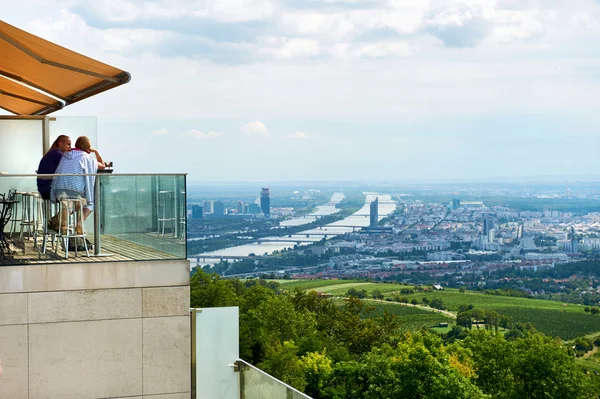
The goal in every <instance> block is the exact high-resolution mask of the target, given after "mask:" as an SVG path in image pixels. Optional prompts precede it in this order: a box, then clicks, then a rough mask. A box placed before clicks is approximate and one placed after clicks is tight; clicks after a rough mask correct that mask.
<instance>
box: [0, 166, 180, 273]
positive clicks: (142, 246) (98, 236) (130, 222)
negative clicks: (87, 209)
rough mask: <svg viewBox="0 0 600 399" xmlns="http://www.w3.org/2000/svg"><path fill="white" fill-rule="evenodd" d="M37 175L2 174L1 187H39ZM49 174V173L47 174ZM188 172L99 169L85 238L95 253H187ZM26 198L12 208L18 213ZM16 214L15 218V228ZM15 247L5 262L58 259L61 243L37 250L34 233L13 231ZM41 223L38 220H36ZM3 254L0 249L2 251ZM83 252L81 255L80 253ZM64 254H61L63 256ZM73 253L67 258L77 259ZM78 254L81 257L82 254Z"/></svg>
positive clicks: (137, 256)
mask: <svg viewBox="0 0 600 399" xmlns="http://www.w3.org/2000/svg"><path fill="white" fill-rule="evenodd" d="M38 177H39V176H38V175H0V193H8V192H9V190H11V189H14V190H16V191H17V192H21V193H37V184H36V180H37V178H38ZM46 177H47V178H49V179H52V178H53V176H52V175H46ZM185 178H186V176H185V175H183V174H165V175H150V174H143V175H142V174H136V175H133V174H98V175H96V187H95V192H96V199H95V202H96V203H95V210H94V212H93V213H92V215H91V216H90V217H89V218H88V219H87V220H86V222H85V230H86V231H87V234H88V238H89V240H90V241H91V242H93V243H95V244H98V243H99V244H100V245H95V248H94V251H93V254H94V255H96V258H97V259H98V260H100V259H99V256H100V255H102V261H124V260H157V259H185V258H186V233H187V232H186V228H187V211H186V190H185V187H186V181H185ZM24 205H25V204H24V203H19V204H16V205H15V208H14V209H13V215H14V217H15V218H19V215H20V214H21V212H22V208H23V206H24ZM19 223H21V221H20V220H17V221H16V223H14V224H16V225H17V228H18V225H19ZM12 225H13V224H11V223H7V226H6V227H5V232H7V234H8V236H9V237H10V241H11V245H12V247H13V251H9V252H10V253H8V254H6V253H5V254H4V256H3V258H4V260H3V263H5V264H6V263H8V264H13V263H14V264H29V263H31V264H33V263H46V262H52V261H58V260H60V259H61V255H62V252H61V248H60V246H58V248H55V249H50V250H48V251H47V253H46V254H40V253H39V250H38V248H39V247H38V245H36V244H38V243H35V242H34V240H33V237H31V238H30V237H27V238H25V239H23V240H19V237H18V236H17V235H15V234H11V232H10V231H9V230H10V226H12ZM40 225H41V223H40ZM0 256H2V255H0ZM80 257H81V255H80ZM63 260H64V259H63ZM76 260H77V259H75V260H72V259H71V256H69V261H76ZM80 260H81V259H80Z"/></svg>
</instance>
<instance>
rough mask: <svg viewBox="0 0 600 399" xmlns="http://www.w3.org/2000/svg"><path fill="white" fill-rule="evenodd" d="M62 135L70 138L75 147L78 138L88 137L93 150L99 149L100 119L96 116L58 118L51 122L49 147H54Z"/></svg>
mask: <svg viewBox="0 0 600 399" xmlns="http://www.w3.org/2000/svg"><path fill="white" fill-rule="evenodd" d="M61 134H64V135H66V136H69V137H70V138H71V143H72V145H73V146H74V145H75V140H77V137H79V136H87V137H88V138H89V139H90V141H91V143H92V148H98V118H96V117H95V116H58V117H56V119H55V120H50V140H49V143H48V145H52V143H53V142H54V140H56V138H57V137H58V136H60V135H61ZM98 150H99V151H100V154H103V152H102V149H101V148H98Z"/></svg>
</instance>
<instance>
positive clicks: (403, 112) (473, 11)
mask: <svg viewBox="0 0 600 399" xmlns="http://www.w3.org/2000/svg"><path fill="white" fill-rule="evenodd" d="M2 18H3V19H4V20H5V21H6V22H8V23H10V24H13V25H16V26H17V27H19V28H21V29H25V30H28V31H30V32H32V33H34V34H37V35H39V36H41V37H43V38H45V39H48V40H52V41H55V42H57V43H58V44H60V45H63V46H65V47H68V48H71V49H73V50H75V51H78V52H81V53H83V54H85V55H88V56H91V57H94V58H98V59H100V60H102V61H104V62H106V63H109V64H112V65H114V66H116V67H119V68H121V69H125V70H127V71H129V72H130V73H131V75H132V80H131V82H130V83H129V84H127V85H125V86H122V87H120V88H117V89H115V90H112V91H110V92H107V93H103V94H101V95H99V96H97V97H94V98H91V99H88V100H86V101H83V102H81V103H78V104H75V105H73V106H70V107H67V108H66V109H64V110H62V111H60V112H58V113H57V114H56V115H57V116H60V115H96V116H97V117H98V125H99V129H100V130H99V137H100V138H99V142H100V147H101V148H100V150H101V152H102V153H103V155H104V157H105V158H108V159H111V160H113V161H114V162H115V164H116V165H117V169H118V170H119V171H122V172H136V171H140V172H188V173H189V174H190V179H191V180H211V181H215V180H218V181H244V180H252V181H261V182H271V181H273V182H274V181H281V180H331V179H334V180H338V179H343V180H353V179H399V180H436V181H439V180H445V179H461V180H469V179H482V178H488V177H509V178H512V177H519V176H544V175H553V176H556V175H560V176H564V175H589V176H599V177H600V171H599V166H600V151H599V150H600V147H599V145H600V131H599V130H600V129H599V128H600V0H569V1H565V0H495V1H494V0H303V1H297V0H191V1H186V0H95V1H78V0H21V1H20V2H19V7H10V8H5V9H4V10H3V16H2Z"/></svg>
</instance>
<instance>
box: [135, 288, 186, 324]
mask: <svg viewBox="0 0 600 399" xmlns="http://www.w3.org/2000/svg"><path fill="white" fill-rule="evenodd" d="M142 295H143V302H142V303H143V317H160V316H186V315H188V314H189V313H190V287H189V286H183V287H158V288H144V289H143V294H142Z"/></svg>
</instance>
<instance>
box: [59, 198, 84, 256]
mask: <svg viewBox="0 0 600 399" xmlns="http://www.w3.org/2000/svg"><path fill="white" fill-rule="evenodd" d="M58 204H59V205H58V214H59V224H58V233H57V234H56V236H57V237H59V238H60V241H61V243H62V245H63V246H64V250H65V259H68V258H69V242H70V240H71V238H81V239H82V241H83V245H84V247H85V253H86V254H87V256H88V258H89V256H90V251H89V248H88V246H87V240H86V237H87V233H86V231H85V226H84V224H83V207H84V205H85V204H86V202H85V199H84V198H81V197H79V198H65V197H61V198H60V199H59V200H58ZM63 214H66V215H67V221H66V225H65V224H64V223H65V221H64V220H63ZM78 222H79V223H78ZM77 224H79V225H80V226H81V233H78V232H77V231H76V226H77ZM77 247H78V245H77V240H76V241H75V256H78V250H77Z"/></svg>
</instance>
